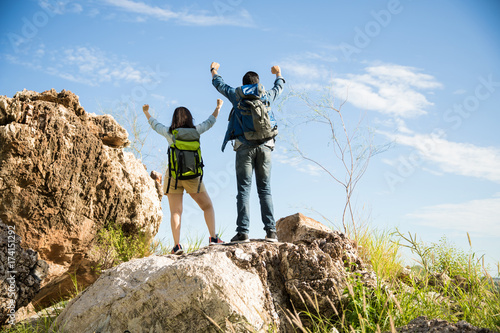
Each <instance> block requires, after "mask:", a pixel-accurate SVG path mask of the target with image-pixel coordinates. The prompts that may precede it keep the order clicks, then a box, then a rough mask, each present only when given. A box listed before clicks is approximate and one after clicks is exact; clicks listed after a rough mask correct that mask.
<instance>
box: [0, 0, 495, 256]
mask: <svg viewBox="0 0 500 333" xmlns="http://www.w3.org/2000/svg"><path fill="white" fill-rule="evenodd" d="M1 16H2V17H1V20H0V32H1V39H0V73H1V75H0V94H2V95H7V96H9V97H12V96H13V95H14V94H15V93H16V92H17V91H20V90H23V89H25V88H26V89H29V90H35V91H39V92H41V91H44V90H48V89H51V88H55V89H56V90H57V91H60V90H62V89H66V90H70V91H72V92H74V93H75V94H77V95H78V96H79V97H80V103H81V105H82V106H83V107H84V108H85V109H86V110H87V111H88V112H94V113H103V112H106V113H112V114H114V115H115V116H116V117H117V118H118V119H119V121H120V122H121V123H122V124H123V125H124V126H125V127H126V128H127V130H129V133H131V132H132V131H131V127H130V126H129V122H127V118H128V119H133V117H134V114H136V115H138V118H137V119H138V126H139V127H140V128H141V130H142V131H143V133H144V135H147V137H146V144H145V146H144V147H143V148H142V156H143V161H144V163H145V164H146V165H147V167H148V169H149V170H151V169H156V170H160V171H161V169H162V168H163V167H164V165H165V164H164V160H165V153H166V141H164V140H163V138H162V137H160V136H159V135H157V134H156V133H152V132H151V131H149V132H148V130H149V129H148V124H147V122H146V120H145V118H144V117H143V115H142V113H141V110H140V108H141V106H142V104H144V103H148V104H150V106H151V109H152V111H153V113H154V114H155V115H156V117H157V118H158V119H159V120H160V121H161V122H163V123H165V124H167V125H168V124H169V123H170V119H171V114H172V111H173V109H174V108H175V107H176V106H179V105H183V106H186V107H188V108H189V109H190V110H191V111H192V112H193V114H194V117H195V121H197V122H201V121H203V120H205V119H206V117H207V116H208V115H209V114H210V113H211V112H212V111H213V109H214V107H215V105H216V99H217V98H219V97H220V95H219V94H218V93H217V91H215V89H214V88H213V87H212V85H211V76H210V73H209V66H210V63H211V62H212V61H217V62H219V63H220V64H221V68H220V70H219V73H220V74H221V75H222V76H223V78H224V79H225V81H226V82H227V83H229V84H231V85H233V86H237V85H238V84H240V82H241V77H242V76H243V74H244V73H245V72H246V71H248V70H254V71H256V72H258V73H259V74H260V77H261V82H262V83H263V84H264V86H266V87H268V88H270V87H271V86H272V84H273V78H274V76H273V75H272V74H271V73H270V68H271V66H273V65H280V66H281V68H282V73H283V76H284V77H285V79H286V81H287V88H286V90H285V92H284V94H283V96H289V94H291V93H293V92H295V93H297V92H299V93H301V94H305V95H308V96H310V97H311V98H313V99H318V98H319V97H320V96H321V95H322V92H323V91H325V88H326V87H330V88H331V89H332V90H331V91H332V94H333V96H334V97H335V101H334V105H335V106H336V107H339V106H340V104H341V102H342V101H343V100H344V99H346V98H347V102H346V103H345V104H344V105H343V106H342V109H341V111H342V115H343V117H344V120H345V122H346V124H347V126H348V129H349V130H352V129H354V128H355V127H356V124H357V123H358V121H359V119H360V117H362V122H361V127H360V133H361V136H362V137H365V138H366V137H367V136H368V133H373V143H374V144H375V145H377V146H386V145H389V146H388V147H389V148H388V149H386V150H385V151H384V152H382V153H380V154H377V155H375V156H373V157H372V158H371V160H370V164H369V166H368V169H367V170H366V173H365V174H364V176H363V177H362V178H361V180H360V182H359V184H358V187H357V188H356V190H355V192H354V193H355V194H354V196H353V198H352V203H353V205H354V208H355V214H356V216H358V218H359V219H360V220H363V221H368V222H369V223H370V224H371V225H372V226H373V227H374V228H378V229H389V230H392V229H393V228H395V227H398V228H399V229H400V230H401V231H402V232H408V231H409V232H412V233H416V234H417V236H418V238H420V239H422V240H423V241H425V242H437V241H438V240H439V239H440V238H441V237H442V236H446V237H447V239H448V240H449V241H451V242H453V243H454V244H456V245H457V246H459V247H460V248H463V249H464V250H466V251H467V250H468V249H469V245H468V241H467V235H466V233H467V232H469V234H470V236H471V240H472V245H473V250H474V251H476V252H477V253H478V254H485V259H486V262H488V263H490V264H491V265H494V264H495V263H496V262H498V261H499V260H500V242H499V239H500V188H499V184H500V142H499V139H500V136H499V134H498V124H499V121H500V114H499V112H498V111H499V110H498V106H499V105H500V61H499V60H500V20H498V17H500V3H499V2H498V1H474V2H473V1H451V0H448V1H429V0H423V1H411V0H400V1H397V0H390V1H369V2H368V1H364V2H348V1H315V2H312V3H311V2H309V3H306V2H304V1H274V2H269V1H267V2H264V1H252V2H248V1H242V0H215V1H198V2H195V1H175V2H173V1H171V2H160V1H146V0H144V1H139V0H104V1H92V0H90V1H78V0H76V1H71V0H60V1H56V0H36V1H35V0H33V1H10V2H7V3H3V4H2V11H1ZM225 102H226V103H225V104H224V105H223V108H222V112H221V116H220V117H219V119H218V121H217V123H216V124H215V126H214V127H213V128H212V129H211V130H210V131H209V132H207V133H206V134H204V135H203V137H202V149H203V155H204V159H205V162H206V163H205V164H206V165H207V166H206V177H205V180H206V185H207V187H208V190H209V193H210V195H211V197H212V200H213V202H214V206H215V210H216V216H217V223H218V227H220V229H221V230H223V236H224V238H225V239H228V238H230V237H231V236H232V234H233V233H234V228H235V217H236V209H235V208H236V204H235V195H236V185H235V179H234V178H235V177H234V172H233V167H234V153H233V152H232V151H231V150H230V149H229V150H226V152H225V153H222V152H221V151H220V145H221V143H222V138H223V135H224V132H225V128H226V124H227V123H226V119H227V115H228V112H229V110H230V106H229V103H228V101H225ZM275 112H276V114H277V117H278V118H279V119H280V135H279V138H278V141H277V148H276V151H275V152H274V153H273V159H274V164H273V183H272V186H273V196H274V204H275V215H276V218H280V217H284V216H287V215H290V214H294V213H296V212H299V211H300V212H303V213H304V214H306V215H309V216H311V217H313V218H316V219H318V220H320V221H325V220H324V219H323V216H324V217H326V218H328V219H329V220H330V221H332V222H333V223H334V224H335V225H339V223H340V221H341V216H342V207H343V204H344V202H345V194H344V189H343V188H342V187H341V186H340V185H338V183H336V182H335V181H334V180H333V179H332V178H331V177H330V176H328V175H327V174H326V173H325V172H324V171H322V170H320V169H319V168H318V166H317V165H315V164H313V163H310V162H308V161H304V160H301V159H300V158H299V157H298V155H297V153H296V152H294V150H293V143H294V142H296V143H298V145H299V147H300V149H301V150H302V151H303V152H305V153H306V155H307V156H309V157H311V158H313V159H315V160H316V161H319V162H320V163H322V164H323V165H324V166H327V167H328V168H329V170H330V171H331V172H332V173H333V174H334V175H335V176H337V177H339V178H340V179H343V178H344V177H345V173H344V172H343V170H342V168H341V166H340V165H339V160H338V159H336V158H335V157H334V155H333V154H332V152H333V150H332V144H331V138H329V137H328V132H327V128H326V129H325V127H324V126H323V125H322V124H320V123H315V122H304V121H305V120H306V119H308V117H310V115H311V110H310V109H308V108H307V107H306V106H305V105H304V104H303V103H301V102H300V101H299V100H298V99H297V98H295V97H290V98H287V99H286V100H285V99H283V101H282V103H281V104H280V107H278V106H276V107H275ZM332 119H333V120H334V123H335V128H336V130H338V131H340V133H341V129H342V128H341V127H339V126H340V123H339V119H338V118H337V117H336V115H335V114H333V115H332ZM252 195H253V197H252V220H251V234H250V236H251V237H255V238H262V237H263V230H262V223H261V222H260V218H259V210H258V199H257V195H256V192H255V191H254V192H253V194H252ZM163 208H164V213H165V215H166V216H167V218H164V222H163V223H162V226H161V227H160V232H159V234H158V237H159V238H163V239H164V240H165V241H167V242H171V234H170V227H169V223H168V215H169V211H168V205H167V201H166V198H165V200H164V201H163ZM188 236H189V237H191V238H195V237H201V236H203V237H206V236H207V232H206V228H205V226H204V222H203V216H202V214H201V212H200V210H199V209H197V208H196V207H195V206H194V204H193V202H192V200H191V199H190V198H188V197H186V199H185V210H184V216H183V227H182V237H183V239H184V241H188V239H187V237H188ZM204 240H205V239H204Z"/></svg>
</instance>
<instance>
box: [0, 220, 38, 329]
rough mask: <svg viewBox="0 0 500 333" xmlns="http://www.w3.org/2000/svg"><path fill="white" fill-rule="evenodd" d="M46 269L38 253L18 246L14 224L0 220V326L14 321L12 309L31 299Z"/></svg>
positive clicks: (19, 240)
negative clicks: (7, 223)
mask: <svg viewBox="0 0 500 333" xmlns="http://www.w3.org/2000/svg"><path fill="white" fill-rule="evenodd" d="M47 270H48V265H47V263H46V262H45V261H43V260H39V259H38V253H36V252H35V251H33V250H31V249H24V248H23V247H21V237H19V235H17V234H16V230H15V226H13V225H10V226H7V225H5V224H3V223H2V221H0V326H1V325H3V324H5V323H6V322H9V323H14V322H15V319H16V318H15V312H16V311H17V310H18V309H19V308H21V307H23V306H26V305H28V303H29V302H31V300H32V299H33V297H34V296H35V295H36V293H37V292H38V291H39V290H40V284H41V282H42V280H43V279H44V278H45V276H46V275H47Z"/></svg>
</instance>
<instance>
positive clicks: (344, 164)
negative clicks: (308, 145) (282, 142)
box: [283, 87, 383, 236]
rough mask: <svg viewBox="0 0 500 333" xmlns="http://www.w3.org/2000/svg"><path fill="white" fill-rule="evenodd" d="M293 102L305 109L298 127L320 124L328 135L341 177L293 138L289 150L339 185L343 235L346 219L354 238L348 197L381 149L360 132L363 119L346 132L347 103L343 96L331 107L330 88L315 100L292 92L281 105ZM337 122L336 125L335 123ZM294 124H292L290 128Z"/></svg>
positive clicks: (331, 96)
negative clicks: (345, 110) (348, 219)
mask: <svg viewBox="0 0 500 333" xmlns="http://www.w3.org/2000/svg"><path fill="white" fill-rule="evenodd" d="M296 100H299V101H301V102H302V103H303V104H304V105H305V106H306V108H307V110H306V112H301V114H300V115H299V116H298V117H299V119H300V121H299V123H298V125H300V126H303V125H308V124H314V125H320V126H322V127H324V128H326V129H327V130H328V132H329V136H330V139H331V141H330V142H329V146H330V147H331V152H332V153H333V155H334V156H335V158H336V159H337V160H338V161H339V162H340V165H341V169H342V170H343V175H342V174H341V173H338V172H337V171H334V170H333V168H332V166H330V165H327V164H325V163H324V162H322V161H320V160H319V159H317V158H315V157H312V156H311V155H310V154H309V153H307V152H306V151H305V150H304V149H303V148H301V146H300V144H299V142H298V141H297V140H295V139H293V140H292V149H293V151H295V152H296V153H298V154H299V156H300V157H301V158H302V159H304V160H306V161H309V162H311V163H313V164H314V165H316V166H318V167H319V168H320V169H321V170H323V171H324V172H326V174H327V175H328V176H329V177H331V179H333V180H334V181H335V182H336V183H337V184H339V185H341V186H342V187H343V189H344V191H345V198H346V200H345V204H344V209H343V212H342V226H343V228H344V232H345V233H346V234H349V228H348V227H347V224H346V218H347V217H348V218H350V219H351V222H352V227H353V229H354V230H353V232H354V236H357V232H356V226H355V223H354V212H353V207H352V195H353V193H354V191H355V189H356V186H357V185H358V183H359V181H360V179H361V178H362V177H363V175H364V174H365V171H366V169H367V167H368V164H369V161H370V159H371V157H372V156H373V155H375V154H377V153H379V152H381V151H382V149H383V147H380V148H377V147H375V146H374V145H373V132H372V131H370V130H369V129H365V130H363V129H362V127H361V125H362V123H363V117H361V118H360V119H359V121H358V123H357V124H356V126H355V127H354V128H353V129H349V128H348V126H347V125H346V122H345V121H344V117H343V114H342V108H343V107H344V105H345V103H346V102H347V97H346V98H345V99H344V100H343V101H341V103H340V104H339V105H338V106H335V102H336V101H335V96H334V94H333V88H332V87H328V88H327V89H326V92H325V93H324V94H323V95H322V96H320V97H319V98H317V99H316V98H313V97H311V94H309V93H300V92H297V91H295V90H292V91H291V92H290V93H289V95H288V96H287V97H285V98H284V100H283V103H285V102H289V101H293V102H295V101H296ZM336 122H338V125H337V126H336V125H335V123H336ZM286 123H287V125H288V126H287V127H290V125H291V124H292V122H288V121H287V122H286ZM296 125H297V124H295V125H293V126H294V127H295V126H296ZM315 132H316V131H315Z"/></svg>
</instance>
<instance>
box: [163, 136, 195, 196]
mask: <svg viewBox="0 0 500 333" xmlns="http://www.w3.org/2000/svg"><path fill="white" fill-rule="evenodd" d="M172 134H173V137H172V138H173V141H174V143H172V144H171V145H170V147H169V148H168V174H169V177H168V185H167V191H166V193H168V191H169V189H170V181H171V180H172V178H173V179H175V189H177V182H178V181H179V180H185V179H193V178H196V177H200V182H199V184H198V192H200V186H201V180H202V178H203V166H204V165H203V158H202V157H201V149H200V134H199V133H198V131H197V130H196V129H194V128H177V129H175V130H173V131H172Z"/></svg>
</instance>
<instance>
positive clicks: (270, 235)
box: [266, 230, 278, 242]
mask: <svg viewBox="0 0 500 333" xmlns="http://www.w3.org/2000/svg"><path fill="white" fill-rule="evenodd" d="M266 241H268V242H277V241H278V236H276V231H273V230H266Z"/></svg>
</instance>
